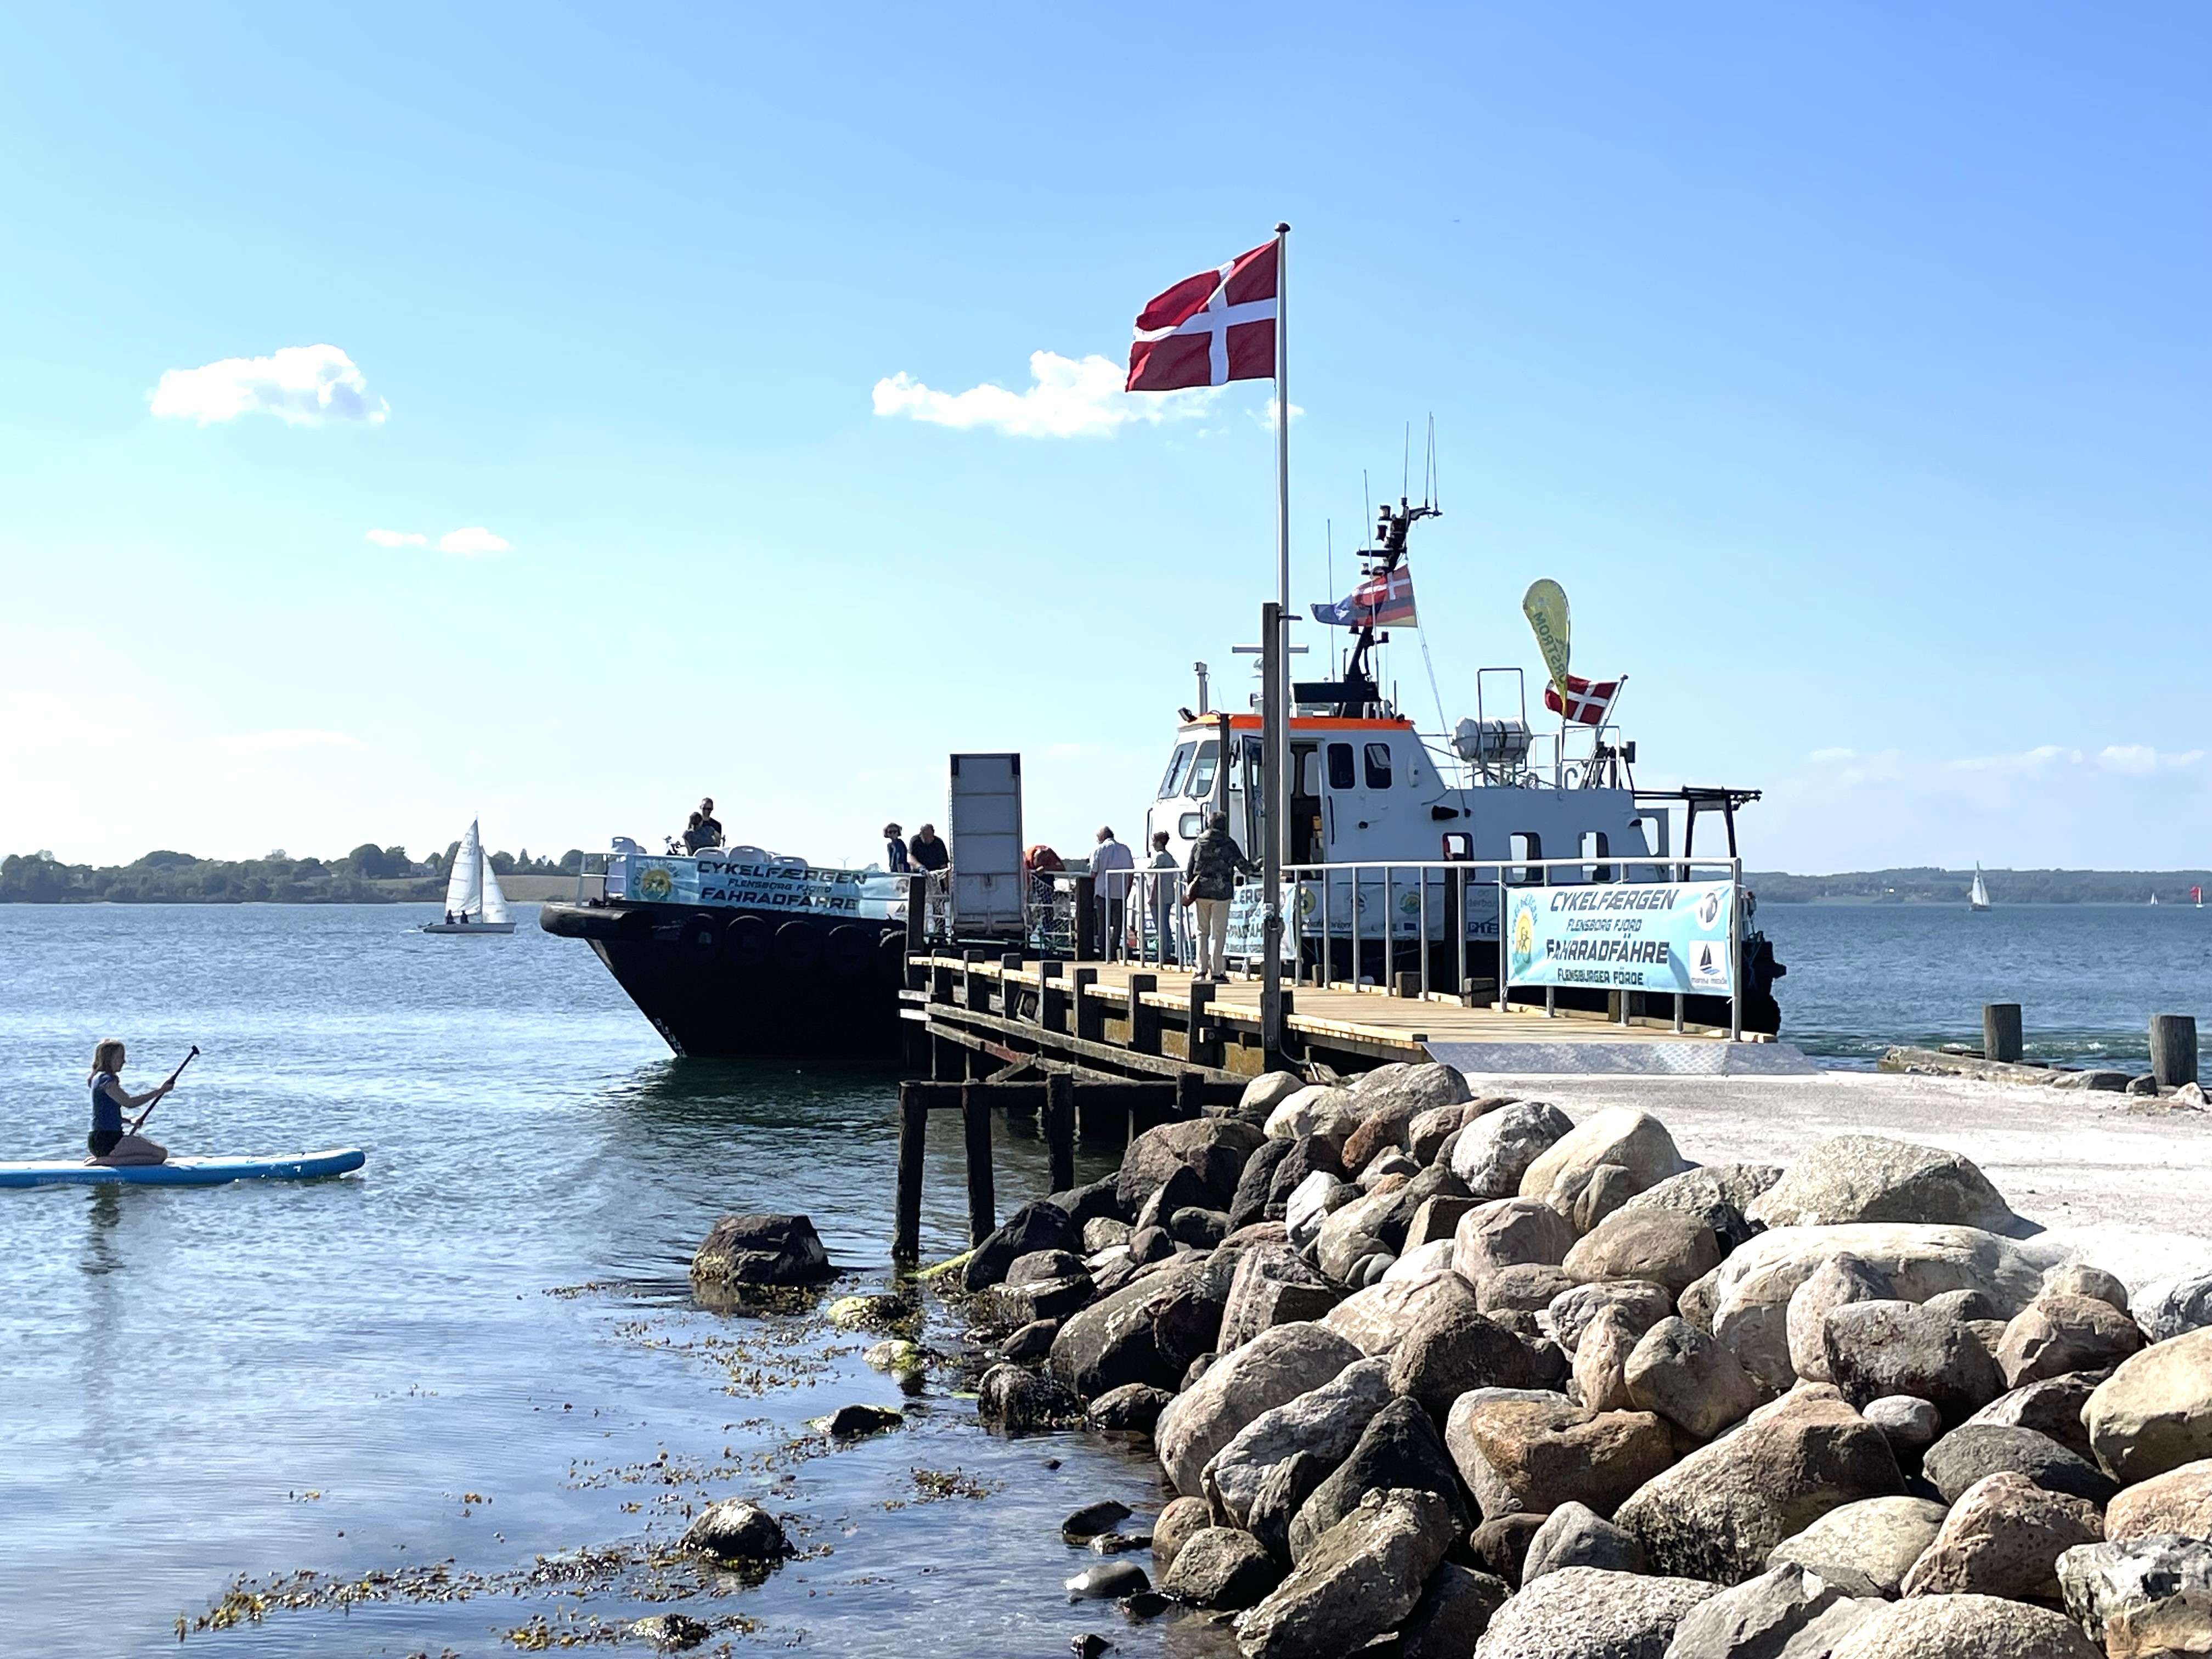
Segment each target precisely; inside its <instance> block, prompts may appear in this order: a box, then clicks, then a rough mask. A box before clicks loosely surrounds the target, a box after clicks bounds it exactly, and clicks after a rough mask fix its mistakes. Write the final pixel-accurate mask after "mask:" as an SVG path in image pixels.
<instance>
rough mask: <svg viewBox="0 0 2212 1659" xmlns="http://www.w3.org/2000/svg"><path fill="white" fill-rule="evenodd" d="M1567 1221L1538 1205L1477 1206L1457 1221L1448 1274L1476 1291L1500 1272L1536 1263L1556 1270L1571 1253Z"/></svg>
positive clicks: (1513, 1201) (1511, 1201)
mask: <svg viewBox="0 0 2212 1659" xmlns="http://www.w3.org/2000/svg"><path fill="white" fill-rule="evenodd" d="M1574 1243H1575V1230H1574V1228H1573V1227H1572V1226H1571V1225H1569V1223H1568V1221H1567V1218H1566V1217H1565V1216H1563V1215H1561V1214H1560V1213H1559V1212H1558V1211H1557V1210H1555V1209H1553V1207H1552V1206H1550V1205H1548V1204H1547V1203H1545V1202H1543V1201H1542V1200H1541V1199H1534V1198H1501V1199H1498V1200H1492V1202H1489V1203H1486V1204H1480V1205H1477V1206H1475V1207H1474V1209H1472V1210H1469V1211H1468V1212H1467V1213H1466V1214H1465V1215H1463V1216H1462V1217H1461V1218H1460V1223H1459V1230H1458V1231H1457V1232H1455V1234H1453V1236H1452V1268H1453V1271H1454V1272H1455V1273H1458V1274H1459V1275H1460V1277H1461V1278H1462V1279H1466V1280H1467V1281H1468V1283H1470V1284H1473V1285H1480V1284H1481V1283H1482V1281H1483V1280H1484V1279H1487V1278H1488V1277H1489V1276H1490V1275H1491V1274H1492V1273H1496V1272H1497V1271H1498V1269H1499V1268H1500V1267H1521V1266H1522V1265H1524V1264H1526V1263H1530V1262H1536V1263H1541V1264H1542V1265H1544V1266H1547V1267H1558V1266H1559V1264H1560V1263H1561V1262H1562V1261H1565V1260H1566V1255H1567V1252H1568V1251H1569V1250H1571V1249H1573V1248H1574Z"/></svg>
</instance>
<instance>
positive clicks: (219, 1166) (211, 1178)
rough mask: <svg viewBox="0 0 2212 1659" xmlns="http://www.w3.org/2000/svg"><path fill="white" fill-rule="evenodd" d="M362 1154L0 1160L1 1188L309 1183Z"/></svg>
mask: <svg viewBox="0 0 2212 1659" xmlns="http://www.w3.org/2000/svg"><path fill="white" fill-rule="evenodd" d="M366 1161H367V1155H366V1154H365V1153H363V1152H362V1151H361V1149H360V1148H359V1147H357V1146H339V1147H334V1148H332V1149H331V1151H329V1152H295V1153H293V1154H292V1155H291V1156H290V1157H289V1158H172V1159H170V1160H169V1162H167V1164H127V1165H125V1166H124V1167H123V1168H120V1169H110V1168H107V1167H106V1166H104V1165H101V1164H87V1163H86V1162H85V1161H84V1160H83V1159H82V1158H43V1159H37V1160H25V1161H21V1162H17V1163H12V1164H10V1163H0V1187H58V1186H75V1187H99V1186H106V1185H109V1184H111V1183H121V1182H128V1183H130V1184H131V1185H133V1186H138V1187H219V1186H221V1185H222V1184H223V1183H224V1182H230V1181H314V1180H318V1179H319V1178H321V1177H322V1176H340V1175H344V1174H345V1173H346V1172H347V1171H348V1170H358V1169H359V1168H361V1166H362V1164H363V1163H365V1162H366Z"/></svg>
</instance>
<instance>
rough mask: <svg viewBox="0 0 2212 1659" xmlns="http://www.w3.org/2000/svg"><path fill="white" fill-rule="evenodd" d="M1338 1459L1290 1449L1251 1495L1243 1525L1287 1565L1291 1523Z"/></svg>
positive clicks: (1269, 1552) (1329, 1473)
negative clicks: (1257, 1490) (1255, 1494)
mask: <svg viewBox="0 0 2212 1659" xmlns="http://www.w3.org/2000/svg"><path fill="white" fill-rule="evenodd" d="M1346 1455H1348V1454H1346ZM1340 1462H1343V1457H1342V1456H1333V1457H1324V1456H1322V1455H1321V1454H1319V1453H1318V1452H1313V1451H1299V1452H1294V1453H1292V1454H1291V1455H1290V1456H1289V1457H1287V1458H1285V1460H1284V1461H1283V1462H1279V1463H1278V1464H1276V1465H1275V1466H1274V1468H1273V1469H1271V1470H1269V1471H1268V1474H1267V1480H1266V1481H1265V1482H1263V1483H1262V1484H1261V1487H1260V1492H1259V1495H1258V1496H1257V1497H1255V1498H1253V1500H1252V1507H1251V1509H1250V1510H1249V1511H1248V1512H1247V1515H1246V1517H1245V1529H1246V1530H1247V1531H1249V1533H1250V1534H1252V1535H1253V1536H1254V1537H1255V1538H1256V1539H1258V1540H1259V1541H1260V1543H1261V1547H1262V1548H1264V1549H1265V1550H1266V1551H1267V1553H1268V1554H1270V1555H1272V1556H1273V1557H1274V1558H1275V1559H1277V1560H1278V1561H1280V1562H1281V1563H1283V1565H1285V1566H1288V1565H1290V1560H1291V1522H1294V1521H1296V1520H1297V1517H1298V1511H1299V1510H1303V1509H1304V1508H1305V1506H1306V1499H1308V1498H1311V1497H1312V1496H1313V1495H1314V1492H1316V1490H1317V1489H1318V1488H1319V1487H1320V1486H1321V1483H1322V1481H1324V1480H1328V1478H1329V1476H1330V1475H1332V1474H1335V1473H1336V1468H1337V1465H1338V1464H1339V1463H1340Z"/></svg>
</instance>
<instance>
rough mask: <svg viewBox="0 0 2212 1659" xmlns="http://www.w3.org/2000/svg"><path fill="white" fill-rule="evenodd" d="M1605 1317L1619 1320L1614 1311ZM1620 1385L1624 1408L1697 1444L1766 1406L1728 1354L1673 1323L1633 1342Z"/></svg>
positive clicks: (1661, 1324) (1755, 1382)
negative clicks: (1652, 1415)
mask: <svg viewBox="0 0 2212 1659" xmlns="http://www.w3.org/2000/svg"><path fill="white" fill-rule="evenodd" d="M1623 1317H1624V1316H1622V1315H1621V1314H1620V1312H1619V1311H1617V1310H1615V1311H1613V1312H1611V1313H1609V1314H1607V1318H1610V1319H1616V1320H1618V1319H1621V1318H1623ZM1579 1363H1580V1355H1579V1354H1577V1364H1579ZM1623 1381H1624V1383H1626V1389H1627V1393H1628V1404H1630V1405H1631V1406H1632V1407H1635V1408H1636V1409H1637V1410H1638V1411H1642V1412H1656V1413H1659V1415H1660V1416H1662V1417H1663V1418H1665V1419H1667V1420H1668V1422H1670V1423H1672V1424H1674V1425H1676V1426H1677V1427H1679V1428H1680V1429H1681V1430H1683V1431H1685V1432H1686V1433H1687V1434H1690V1435H1692V1436H1694V1437H1696V1438H1698V1439H1699V1440H1710V1439H1711V1438H1712V1437H1714V1436H1715V1435H1717V1434H1718V1433H1719V1432H1720V1431H1722V1430H1723V1429H1725V1428H1727V1427H1729V1425H1731V1424H1735V1423H1740V1422H1741V1421H1742V1420H1743V1419H1745V1418H1747V1417H1748V1416H1750V1415H1751V1413H1753V1410H1755V1409H1756V1408H1757V1407H1759V1406H1760V1405H1762V1404H1763V1403H1765V1400H1766V1390H1765V1389H1762V1388H1761V1387H1759V1383H1758V1380H1757V1379H1756V1378H1755V1377H1753V1376H1752V1374H1751V1373H1750V1372H1749V1371H1747V1370H1744V1368H1743V1367H1742V1366H1741V1365H1740V1364H1737V1363H1736V1358H1735V1355H1734V1354H1732V1353H1730V1352H1729V1351H1728V1350H1727V1349H1726V1348H1723V1346H1721V1345H1720V1344H1719V1343H1718V1342H1717V1341H1715V1340H1713V1339H1712V1338H1711V1337H1710V1336H1708V1335H1707V1334H1705V1332H1703V1331H1701V1330H1699V1328H1697V1327H1696V1326H1694V1325H1692V1324H1691V1323H1690V1322H1688V1321H1686V1320H1684V1319H1679V1318H1677V1319H1662V1320H1661V1321H1660V1322H1658V1323H1657V1324H1656V1325H1654V1326H1653V1327H1652V1328H1650V1330H1648V1331H1646V1332H1644V1334H1643V1336H1642V1337H1640V1338H1639V1339H1638V1340H1637V1342H1636V1346H1635V1347H1634V1348H1633V1349H1632V1351H1631V1352H1630V1353H1629V1355H1628V1359H1627V1363H1626V1365H1625V1366H1624V1368H1623Z"/></svg>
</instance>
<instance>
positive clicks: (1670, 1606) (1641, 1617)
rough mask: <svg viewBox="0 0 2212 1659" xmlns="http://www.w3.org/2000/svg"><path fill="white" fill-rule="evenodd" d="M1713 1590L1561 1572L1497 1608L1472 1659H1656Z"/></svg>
mask: <svg viewBox="0 0 2212 1659" xmlns="http://www.w3.org/2000/svg"><path fill="white" fill-rule="evenodd" d="M1719 1589H1720V1586H1719V1585H1717V1584H1712V1583H1706V1582H1705V1581H1704V1580H1702V1579H1696V1578H1647V1577H1643V1576H1642V1575H1640V1574H1637V1573H1627V1572H1607V1571H1603V1570H1601V1569H1600V1568H1597V1567H1565V1568H1562V1569H1561V1570H1560V1571H1558V1572H1552V1573H1547V1574H1545V1575H1544V1577H1541V1578H1539V1579H1538V1580H1537V1581H1536V1582H1535V1583H1533V1584H1528V1585H1525V1586H1524V1587H1523V1588H1522V1590H1521V1593H1520V1594H1519V1595H1516V1596H1515V1597H1514V1598H1513V1599H1512V1600H1511V1601H1508V1602H1507V1603H1506V1604H1505V1605H1504V1607H1500V1608H1499V1609H1498V1613H1497V1614H1496V1615H1495V1616H1494V1617H1493V1618H1492V1620H1491V1621H1490V1628H1489V1629H1488V1630H1486V1631H1485V1632H1483V1636H1482V1640H1481V1641H1480V1642H1478V1643H1477V1644H1475V1649H1474V1651H1475V1656H1476V1659H1663V1656H1664V1655H1665V1653H1666V1651H1667V1644H1668V1643H1669V1642H1671V1641H1672V1640H1673V1639H1674V1631H1675V1628H1676V1626H1679V1625H1680V1623H1681V1622H1682V1620H1683V1619H1684V1618H1685V1617H1686V1616H1687V1615H1688V1613H1689V1612H1690V1610H1691V1609H1692V1608H1693V1607H1696V1606H1697V1605H1698V1604H1699V1602H1701V1601H1705V1600H1706V1599H1707V1598H1709V1597H1711V1596H1712V1595H1716V1594H1717V1593H1718V1592H1719Z"/></svg>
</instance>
